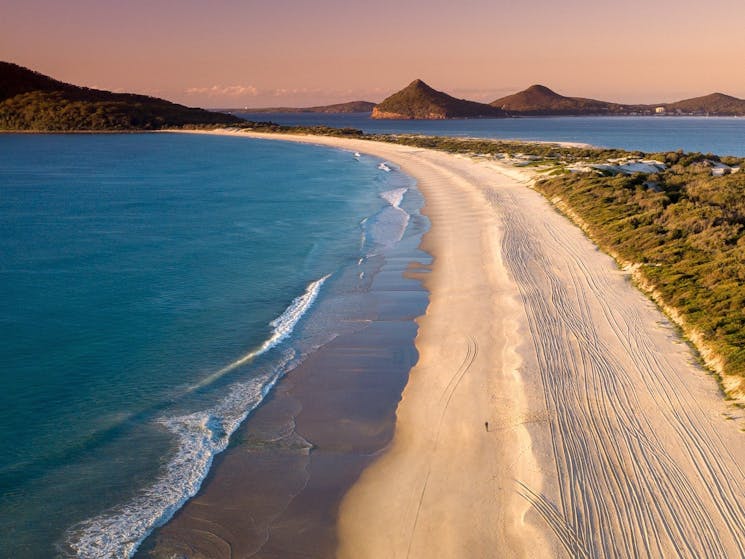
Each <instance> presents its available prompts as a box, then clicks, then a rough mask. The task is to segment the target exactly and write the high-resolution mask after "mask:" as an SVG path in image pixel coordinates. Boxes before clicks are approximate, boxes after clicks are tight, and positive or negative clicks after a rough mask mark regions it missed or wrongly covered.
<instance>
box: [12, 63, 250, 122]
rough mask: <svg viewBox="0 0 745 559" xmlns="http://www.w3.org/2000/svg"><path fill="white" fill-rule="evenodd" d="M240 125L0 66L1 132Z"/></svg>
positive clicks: (192, 110)
mask: <svg viewBox="0 0 745 559" xmlns="http://www.w3.org/2000/svg"><path fill="white" fill-rule="evenodd" d="M238 122H241V119H239V118H238V117H235V116H232V115H227V114H222V113H216V112H211V111H206V110H203V109H195V108H190V107H185V106H183V105H179V104H176V103H171V102H170V101H166V100H164V99H158V98H156V97H149V96H146V95H134V94H131V93H112V92H110V91H102V90H98V89H90V88H86V87H78V86H75V85H72V84H67V83H64V82H60V81H58V80H55V79H53V78H50V77H48V76H44V75H43V74H40V73H38V72H34V71H32V70H29V69H27V68H23V67H21V66H18V65H17V64H12V63H9V62H0V130H12V131H44V132H47V131H49V132H68V131H124V130H158V129H161V128H164V127H178V126H184V125H187V124H221V125H229V124H235V123H238Z"/></svg>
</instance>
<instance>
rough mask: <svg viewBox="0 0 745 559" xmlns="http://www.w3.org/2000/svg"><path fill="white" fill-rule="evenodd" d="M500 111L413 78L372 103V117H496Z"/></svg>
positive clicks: (502, 112)
mask: <svg viewBox="0 0 745 559" xmlns="http://www.w3.org/2000/svg"><path fill="white" fill-rule="evenodd" d="M503 116H505V114H504V111H502V110H500V109H498V108H495V107H492V106H490V105H486V104H484V103H477V102H475V101H467V100H465V99H457V98H455V97H453V96H451V95H448V94H447V93H444V92H442V91H437V90H436V89H434V88H432V87H431V86H429V85H428V84H426V83H424V81H422V80H421V79H416V80H414V81H413V82H411V83H410V84H409V85H407V86H406V87H405V88H403V89H402V90H400V91H398V92H396V93H394V94H393V95H391V96H389V97H388V98H386V99H384V100H383V101H382V102H381V103H379V104H378V105H376V107H375V108H374V109H373V112H372V118H391V119H427V120H432V119H445V118H488V117H491V118H498V117H503Z"/></svg>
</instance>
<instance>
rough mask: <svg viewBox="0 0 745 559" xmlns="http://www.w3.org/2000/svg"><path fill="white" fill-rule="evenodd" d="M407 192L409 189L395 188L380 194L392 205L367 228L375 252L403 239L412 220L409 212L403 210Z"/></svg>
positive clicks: (383, 210)
mask: <svg viewBox="0 0 745 559" xmlns="http://www.w3.org/2000/svg"><path fill="white" fill-rule="evenodd" d="M407 191H408V188H394V189H392V190H387V191H385V192H381V193H380V197H381V198H382V199H383V200H385V201H386V202H388V204H390V205H389V206H387V207H385V208H383V209H382V210H381V211H380V212H379V213H377V214H376V215H375V216H374V217H373V219H371V220H370V222H369V224H368V226H367V227H366V228H365V229H366V231H367V234H368V237H369V238H370V240H371V241H372V243H373V244H372V245H371V246H372V248H373V250H377V248H380V247H390V246H393V245H395V244H396V243H397V242H399V241H400V240H401V239H402V238H403V236H404V232H405V231H406V227H407V226H408V225H409V219H410V218H411V216H410V215H409V214H408V212H406V210H404V209H403V208H401V202H402V201H403V199H404V195H405V194H406V192H407Z"/></svg>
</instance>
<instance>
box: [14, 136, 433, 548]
mask: <svg viewBox="0 0 745 559" xmlns="http://www.w3.org/2000/svg"><path fill="white" fill-rule="evenodd" d="M422 203H423V201H422V198H421V195H420V194H419V193H418V191H417V190H416V185H415V183H414V181H413V180H412V179H410V178H409V177H407V176H406V175H404V174H403V173H401V172H399V171H398V169H397V168H396V167H395V165H393V164H392V163H390V162H387V163H386V162H383V161H381V160H378V159H375V158H372V157H368V156H365V155H362V156H356V155H355V154H353V153H351V152H347V151H343V150H335V149H329V148H322V147H315V146H308V145H295V144H288V143H284V142H283V143H279V142H271V141H260V140H249V139H245V138H234V137H221V136H203V135H181V134H122V135H120V134H112V135H0V228H1V234H0V309H1V311H0V358H1V359H2V363H3V370H2V380H3V390H2V391H0V445H2V448H3V453H2V455H1V457H0V523H1V525H2V526H3V537H2V538H0V556H2V557H32V558H33V557H52V556H55V555H59V556H69V557H127V556H129V555H131V554H132V553H133V552H134V551H135V550H136V548H137V546H138V545H139V544H140V542H141V541H142V540H143V539H144V538H145V537H146V536H147V535H148V533H149V532H150V531H151V530H152V529H153V527H155V526H157V525H160V524H162V523H163V522H165V521H166V520H167V519H168V518H170V516H171V515H172V514H173V513H174V512H175V511H176V510H177V509H178V508H179V507H180V506H181V505H182V504H183V503H184V502H185V501H186V500H187V499H188V498H189V497H190V496H192V495H194V494H195V493H196V491H197V490H198V489H199V487H200V484H201V483H202V481H203V480H204V478H205V476H206V474H207V472H208V470H209V468H210V465H211V463H212V460H213V458H214V457H215V455H216V454H217V453H219V452H221V451H222V450H224V449H225V448H226V447H227V445H228V442H229V437H230V435H231V433H233V432H234V431H235V430H236V429H237V427H238V426H239V425H240V424H241V422H242V421H244V419H245V418H246V417H247V415H248V414H250V412H251V411H252V410H253V409H255V408H256V406H258V405H259V404H260V403H261V402H262V400H263V399H264V398H265V397H266V395H267V394H268V393H269V392H270V391H271V389H272V387H273V386H274V385H275V383H276V382H277V381H278V380H279V379H280V378H282V376H283V375H285V374H288V373H289V372H291V371H292V369H293V368H294V367H295V366H296V365H297V364H298V363H299V362H301V361H302V360H303V359H304V358H305V357H306V356H308V355H311V354H312V353H313V352H314V351H315V350H316V348H319V347H321V346H323V345H324V344H326V343H327V342H329V341H331V340H333V339H334V338H335V337H337V336H339V335H341V334H343V333H344V332H347V331H351V330H354V329H355V328H356V327H357V326H355V324H357V323H356V321H355V313H357V312H358V307H360V304H359V298H360V296H361V295H364V293H365V292H366V290H367V289H369V286H370V284H371V282H372V281H373V279H374V278H375V276H376V274H378V273H379V272H380V270H381V269H384V263H385V258H386V254H388V253H389V252H390V253H394V252H395V254H396V258H402V257H407V258H408V257H409V256H411V257H412V258H414V259H415V258H420V259H423V260H422V261H423V262H426V258H427V257H426V255H425V254H423V253H421V252H418V251H417V248H416V247H417V246H418V244H419V239H420V237H421V235H422V233H423V232H424V231H425V230H426V228H427V223H428V222H427V220H426V218H424V217H423V216H422V215H421V214H420V213H419V208H421V206H422ZM401 247H408V248H405V251H404V252H405V254H402V250H403V249H402V248H401Z"/></svg>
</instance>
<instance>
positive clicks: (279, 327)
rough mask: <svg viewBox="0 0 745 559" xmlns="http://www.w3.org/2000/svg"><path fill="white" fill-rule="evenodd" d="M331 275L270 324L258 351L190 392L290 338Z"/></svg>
mask: <svg viewBox="0 0 745 559" xmlns="http://www.w3.org/2000/svg"><path fill="white" fill-rule="evenodd" d="M330 275H331V274H328V275H325V276H323V277H322V278H321V279H319V280H316V281H314V282H311V283H310V284H309V285H308V287H307V288H306V290H305V293H303V294H302V295H301V296H300V297H296V298H295V299H294V300H293V301H292V303H291V304H290V306H289V307H287V308H286V309H285V311H284V312H283V313H282V314H281V315H279V316H278V317H277V318H275V319H274V320H272V321H271V322H270V323H269V325H270V326H271V327H272V328H273V330H272V334H271V336H269V337H268V338H267V339H266V340H264V343H263V344H261V346H259V347H258V348H257V349H254V350H253V351H249V352H248V353H247V354H246V355H244V356H243V357H240V358H239V359H236V360H235V361H233V362H232V363H230V364H229V365H226V366H225V367H223V368H222V369H220V370H219V371H215V372H214V373H212V374H210V375H208V376H207V377H205V378H204V379H202V380H201V381H199V382H198V383H197V384H195V385H193V386H192V387H191V388H190V391H193V390H196V389H197V388H202V387H204V386H207V385H209V384H212V383H213V382H215V381H216V380H217V379H219V378H220V377H222V376H224V375H226V374H227V373H229V372H231V371H234V370H235V369H237V368H238V367H240V366H241V365H245V364H246V363H248V362H249V361H251V360H252V359H255V358H256V357H258V356H259V355H262V354H263V353H266V352H267V351H269V350H270V349H272V348H273V347H274V346H276V345H277V344H278V343H280V342H281V341H282V340H284V339H285V338H286V337H287V336H289V335H290V334H291V333H292V330H293V329H294V328H295V325H296V324H297V323H298V321H299V320H300V319H301V318H302V316H303V315H304V314H305V312H306V311H307V310H308V309H309V308H310V307H311V305H312V304H313V302H314V301H315V300H316V297H318V293H319V291H321V286H322V285H323V283H324V282H325V281H326V280H327V279H328V278H329V276H330Z"/></svg>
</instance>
